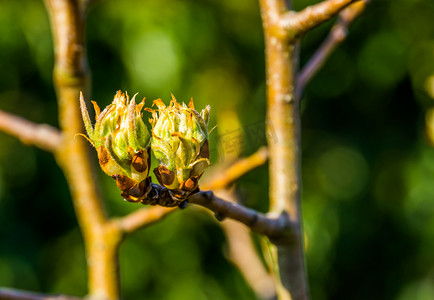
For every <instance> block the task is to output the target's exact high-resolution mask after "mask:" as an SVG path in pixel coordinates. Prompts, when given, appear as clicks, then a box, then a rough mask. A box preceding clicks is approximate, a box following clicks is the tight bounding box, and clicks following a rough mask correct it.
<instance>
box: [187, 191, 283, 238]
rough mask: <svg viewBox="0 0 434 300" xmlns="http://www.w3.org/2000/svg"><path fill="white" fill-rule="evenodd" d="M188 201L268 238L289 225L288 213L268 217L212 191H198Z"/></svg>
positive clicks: (278, 233) (279, 232)
mask: <svg viewBox="0 0 434 300" xmlns="http://www.w3.org/2000/svg"><path fill="white" fill-rule="evenodd" d="M188 202H189V203H194V204H197V205H200V206H203V207H205V208H207V209H209V210H211V211H213V212H214V214H215V216H216V218H217V219H218V220H220V221H221V220H223V219H225V218H231V219H233V220H236V221H238V222H241V223H243V224H244V225H246V226H248V227H250V228H251V230H252V231H254V232H256V233H259V234H263V235H265V236H268V237H270V238H278V237H280V236H282V235H284V233H285V232H286V231H288V229H289V227H290V226H291V225H290V221H289V218H288V215H287V214H285V213H283V214H281V215H279V216H278V217H277V218H269V217H267V216H265V215H264V214H261V213H259V212H257V211H255V210H253V209H250V208H247V207H244V206H242V205H239V204H237V203H232V202H229V201H225V200H223V199H221V198H219V197H217V196H216V195H215V194H214V193H213V192H212V191H206V192H199V193H197V194H195V195H193V196H192V197H190V198H189V199H188Z"/></svg>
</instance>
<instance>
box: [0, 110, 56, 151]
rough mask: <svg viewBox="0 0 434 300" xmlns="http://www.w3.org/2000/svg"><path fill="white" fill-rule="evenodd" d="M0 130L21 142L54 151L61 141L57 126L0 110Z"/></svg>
mask: <svg viewBox="0 0 434 300" xmlns="http://www.w3.org/2000/svg"><path fill="white" fill-rule="evenodd" d="M0 131H3V132H5V133H7V134H10V135H12V136H15V137H17V138H18V139H19V140H20V141H21V142H22V143H24V144H27V145H34V146H36V147H38V148H41V149H43V150H46V151H49V152H55V151H56V150H57V149H58V147H59V146H60V144H61V142H62V135H61V133H60V131H59V130H58V129H57V128H54V127H52V126H50V125H47V124H36V123H33V122H30V121H28V120H26V119H24V118H21V117H19V116H15V115H12V114H10V113H7V112H4V111H2V110H0Z"/></svg>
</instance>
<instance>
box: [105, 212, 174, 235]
mask: <svg viewBox="0 0 434 300" xmlns="http://www.w3.org/2000/svg"><path fill="white" fill-rule="evenodd" d="M175 210H176V208H173V207H162V206H153V207H146V208H141V209H139V210H136V211H134V212H132V213H130V214H128V215H126V216H124V217H121V218H117V219H113V220H112V221H113V222H115V223H117V224H118V226H119V229H120V230H121V232H123V233H125V234H129V233H132V232H134V231H136V230H139V229H141V228H144V227H147V226H149V225H151V224H154V223H156V222H159V221H161V220H162V219H163V218H164V217H166V216H167V215H168V214H170V213H172V212H174V211H175Z"/></svg>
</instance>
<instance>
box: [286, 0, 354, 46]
mask: <svg viewBox="0 0 434 300" xmlns="http://www.w3.org/2000/svg"><path fill="white" fill-rule="evenodd" d="M352 2H355V0H327V1H323V2H320V3H318V4H315V5H312V6H308V7H306V8H305V9H303V10H301V11H299V12H293V11H289V12H286V13H285V14H283V15H282V17H281V20H280V26H282V27H283V28H284V29H285V31H286V32H287V33H288V35H289V37H297V36H300V35H301V34H303V33H305V32H307V31H309V30H311V29H313V28H315V27H317V26H318V25H320V24H322V23H324V22H325V21H327V20H329V19H330V18H332V17H333V16H335V15H336V14H338V13H339V12H340V11H341V10H342V9H344V8H345V7H346V6H348V5H349V4H351V3H352Z"/></svg>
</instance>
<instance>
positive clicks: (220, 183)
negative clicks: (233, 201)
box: [200, 147, 268, 190]
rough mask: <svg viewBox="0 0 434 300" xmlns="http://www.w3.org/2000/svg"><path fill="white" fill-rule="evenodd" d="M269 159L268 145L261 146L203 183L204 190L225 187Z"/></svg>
mask: <svg viewBox="0 0 434 300" xmlns="http://www.w3.org/2000/svg"><path fill="white" fill-rule="evenodd" d="M267 160H268V150H267V147H261V148H259V150H258V151H256V152H255V153H253V154H252V155H250V156H248V157H244V158H241V159H239V160H237V161H236V162H234V163H233V164H232V165H231V166H230V167H228V168H227V169H225V170H223V171H222V172H221V173H219V175H218V176H216V177H214V178H212V179H210V180H209V181H207V182H205V183H203V184H201V185H200V186H201V188H202V189H204V190H219V189H223V188H225V187H226V186H227V185H229V184H231V183H232V182H234V181H235V180H237V179H238V178H240V177H241V176H243V175H244V174H246V173H248V172H250V171H251V170H253V169H255V168H257V167H259V166H261V165H263V164H264V163H265V162H266V161H267Z"/></svg>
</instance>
